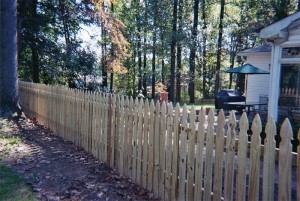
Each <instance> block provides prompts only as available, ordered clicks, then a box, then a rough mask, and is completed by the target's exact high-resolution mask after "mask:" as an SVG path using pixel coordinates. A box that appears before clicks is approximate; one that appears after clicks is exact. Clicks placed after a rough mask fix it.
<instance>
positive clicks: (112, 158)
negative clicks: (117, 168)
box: [110, 95, 116, 167]
mask: <svg viewBox="0 0 300 201" xmlns="http://www.w3.org/2000/svg"><path fill="white" fill-rule="evenodd" d="M111 100H112V103H111V133H110V135H111V144H110V147H111V151H110V152H111V153H110V167H114V164H115V163H114V162H115V144H116V134H115V130H116V95H112V96H111Z"/></svg>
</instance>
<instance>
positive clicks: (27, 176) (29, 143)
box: [0, 108, 159, 201]
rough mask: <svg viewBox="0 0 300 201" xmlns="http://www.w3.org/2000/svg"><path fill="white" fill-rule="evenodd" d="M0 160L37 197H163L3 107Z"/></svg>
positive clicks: (104, 198)
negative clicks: (24, 182) (6, 112)
mask: <svg viewBox="0 0 300 201" xmlns="http://www.w3.org/2000/svg"><path fill="white" fill-rule="evenodd" d="M9 137H13V138H14V139H15V140H13V141H12V142H11V141H10V142H8V141H6V140H5V138H9ZM0 160H2V161H3V163H4V164H6V165H7V166H8V167H10V168H11V169H12V170H14V171H16V172H17V173H18V174H19V175H20V176H21V178H23V179H24V180H25V181H26V183H28V184H29V185H30V186H31V187H32V189H33V191H34V192H35V196H36V198H37V199H38V200H106V201H107V200H159V198H158V197H157V196H156V195H155V194H153V193H150V192H148V191H147V190H146V189H144V188H142V187H141V186H138V185H136V184H134V183H133V182H131V181H130V180H129V179H128V178H126V177H124V176H122V175H120V174H119V173H117V172H116V171H115V170H114V169H112V168H110V167H109V166H108V165H106V164H105V163H102V162H99V161H97V160H96V159H95V158H94V157H93V156H91V155H90V154H87V153H86V152H85V151H84V150H83V149H81V148H79V147H77V146H75V145H74V144H72V143H71V142H69V141H65V140H64V139H62V138H61V137H59V136H57V135H56V134H55V133H53V132H51V131H50V130H49V129H47V128H45V127H44V126H42V125H40V124H38V123H37V122H35V121H34V120H30V119H28V118H25V117H20V118H16V117H12V116H11V115H4V112H3V111H1V108H0Z"/></svg>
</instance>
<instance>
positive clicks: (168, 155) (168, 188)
mask: <svg viewBox="0 0 300 201" xmlns="http://www.w3.org/2000/svg"><path fill="white" fill-rule="evenodd" d="M167 111H168V112H167V134H166V177H165V200H171V198H172V195H171V193H172V151H174V150H172V144H174V143H175V142H173V141H172V139H173V138H172V137H173V136H172V133H173V125H174V124H173V122H174V120H173V105H172V104H171V103H169V104H168V110H167Z"/></svg>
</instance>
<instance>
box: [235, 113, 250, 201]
mask: <svg viewBox="0 0 300 201" xmlns="http://www.w3.org/2000/svg"><path fill="white" fill-rule="evenodd" d="M239 127H240V132H239V138H238V139H239V142H238V149H237V152H238V153H237V156H238V157H237V160H238V161H237V164H238V170H237V177H236V200H240V201H243V200H245V198H246V160H247V148H248V146H247V143H248V135H247V131H248V129H249V123H248V119H247V115H246V113H245V112H244V113H243V114H242V116H241V119H240V122H239Z"/></svg>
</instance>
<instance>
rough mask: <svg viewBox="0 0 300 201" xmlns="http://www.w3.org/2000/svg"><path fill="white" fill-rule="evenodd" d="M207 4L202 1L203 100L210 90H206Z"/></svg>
mask: <svg viewBox="0 0 300 201" xmlns="http://www.w3.org/2000/svg"><path fill="white" fill-rule="evenodd" d="M205 11H206V2H205V0H202V20H203V27H202V29H203V30H202V31H203V44H202V71H203V76H202V77H203V82H202V90H203V98H208V90H207V89H206V79H207V78H206V77H207V69H206V65H207V58H206V37H207V36H206V34H207V33H206V28H207V22H206V13H205Z"/></svg>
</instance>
